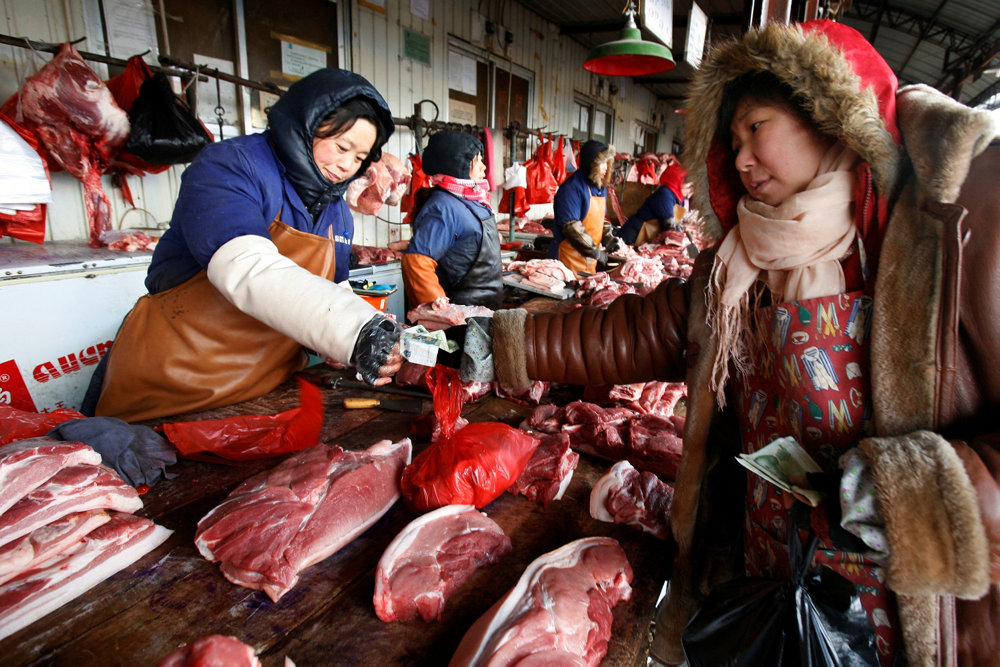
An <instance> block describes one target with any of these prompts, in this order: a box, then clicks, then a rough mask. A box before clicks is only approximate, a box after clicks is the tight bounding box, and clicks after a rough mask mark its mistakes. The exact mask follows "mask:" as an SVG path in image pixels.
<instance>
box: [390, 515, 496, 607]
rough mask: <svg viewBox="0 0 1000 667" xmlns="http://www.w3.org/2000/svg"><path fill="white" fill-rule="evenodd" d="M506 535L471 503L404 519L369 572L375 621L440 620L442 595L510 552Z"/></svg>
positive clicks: (445, 594)
mask: <svg viewBox="0 0 1000 667" xmlns="http://www.w3.org/2000/svg"><path fill="white" fill-rule="evenodd" d="M510 549H511V545H510V538H509V537H507V535H506V534H505V533H504V532H503V529H502V528H500V526H498V525H497V524H496V522H495V521H493V519H490V518H489V517H488V516H486V514H485V513H484V512H479V511H477V510H476V508H475V507H474V506H472V505H445V506H444V507H440V508H438V509H436V510H433V511H431V512H428V513H427V514H424V515H423V516H420V517H418V518H416V519H414V520H413V521H411V522H410V523H409V525H407V526H406V528H404V529H403V530H402V531H400V533H399V535H397V536H396V538H395V539H393V541H392V542H391V543H390V544H389V546H388V547H387V548H386V550H385V552H384V553H383V554H382V558H381V559H379V562H378V567H377V568H376V570H375V597H374V603H375V613H376V614H377V615H378V617H379V618H380V619H382V620H383V621H386V622H390V621H412V620H413V619H415V618H417V617H418V616H419V617H420V618H421V619H423V620H424V621H431V620H435V619H436V620H438V621H440V620H441V614H442V612H443V611H444V606H445V604H446V603H447V601H448V598H449V597H450V596H451V594H452V593H454V592H455V591H456V590H458V589H459V588H461V587H462V585H463V584H464V583H465V582H466V581H468V580H469V577H471V576H472V575H473V574H474V573H475V572H476V570H478V569H479V568H480V567H482V566H484V565H492V564H493V563H495V562H497V561H498V560H500V559H501V558H502V557H504V556H505V555H507V554H508V553H510Z"/></svg>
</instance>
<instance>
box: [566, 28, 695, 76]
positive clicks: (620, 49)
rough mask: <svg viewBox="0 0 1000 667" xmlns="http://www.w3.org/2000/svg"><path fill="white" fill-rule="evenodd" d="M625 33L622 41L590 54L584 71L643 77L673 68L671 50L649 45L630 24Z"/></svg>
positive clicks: (608, 43) (662, 46)
mask: <svg viewBox="0 0 1000 667" xmlns="http://www.w3.org/2000/svg"><path fill="white" fill-rule="evenodd" d="M629 19H630V21H629V22H630V24H631V25H626V26H625V29H624V30H622V38H621V39H619V40H616V41H614V42H606V43H604V44H601V45H600V46H598V47H597V48H596V49H594V50H593V51H591V52H590V54H589V55H588V56H587V60H586V61H585V62H584V63H583V68H584V69H585V70H587V71H589V72H593V73H595V74H606V75H608V76H642V75H644V74H657V73H659V72H666V71H667V70H668V69H671V68H673V66H674V64H675V63H674V59H673V56H672V55H671V53H670V49H668V48H667V47H666V46H664V45H662V44H657V43H656V42H647V41H644V40H643V39H642V34H641V33H640V32H639V29H638V28H636V27H635V23H633V22H631V17H629Z"/></svg>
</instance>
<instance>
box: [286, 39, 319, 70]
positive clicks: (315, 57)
mask: <svg viewBox="0 0 1000 667" xmlns="http://www.w3.org/2000/svg"><path fill="white" fill-rule="evenodd" d="M324 67H326V51H323V50H322V49H314V48H312V47H309V46H305V45H303V44H297V43H295V42H286V41H285V40H281V72H282V74H288V75H289V76H296V77H303V76H306V75H307V74H312V73H313V72H315V71H316V70H318V69H323V68H324Z"/></svg>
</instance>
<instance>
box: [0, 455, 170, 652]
mask: <svg viewBox="0 0 1000 667" xmlns="http://www.w3.org/2000/svg"><path fill="white" fill-rule="evenodd" d="M141 507H142V501H141V500H139V495H138V493H137V492H136V490H135V489H134V488H132V487H131V486H129V485H128V484H126V483H125V482H124V481H122V479H121V478H120V477H119V476H118V474H117V473H115V471H113V470H111V469H110V468H108V467H106V466H103V465H101V456H100V454H98V453H97V452H96V451H94V450H93V449H92V448H90V447H88V446H87V445H84V444H83V443H80V442H65V441H60V440H52V439H49V438H30V439H27V440H18V441H16V442H12V443H10V444H8V445H4V446H2V447H0V639H2V638H4V637H6V636H8V635H10V634H12V633H14V632H16V631H18V630H20V629H21V628H23V627H25V626H27V625H29V624H31V623H33V622H34V621H36V620H38V619H39V618H41V617H42V616H45V615H46V614H48V613H50V612H52V611H54V610H55V609H57V608H59V607H61V606H62V605H63V604H65V603H66V602H68V601H69V600H72V599H73V598H75V597H77V596H79V595H81V594H83V593H85V592H86V591H87V590H89V589H90V588H92V587H93V586H95V585H97V584H98V583H100V582H101V581H103V580H105V579H106V578H108V577H109V576H111V575H112V574H114V573H116V572H118V571H120V570H122V569H124V568H126V567H128V566H129V565H131V564H132V563H134V562H135V561H137V560H138V559H139V558H141V557H142V556H144V555H145V554H147V553H149V552H150V551H151V550H153V549H154V548H156V547H157V546H159V545H160V544H161V543H162V542H163V541H164V540H165V539H166V538H167V537H168V536H169V535H170V532H171V531H169V530H167V529H165V528H163V527H161V526H157V525H156V524H154V523H153V522H152V521H150V520H149V519H144V518H142V517H138V516H135V515H134V514H133V512H135V511H136V510H138V509H140V508H141Z"/></svg>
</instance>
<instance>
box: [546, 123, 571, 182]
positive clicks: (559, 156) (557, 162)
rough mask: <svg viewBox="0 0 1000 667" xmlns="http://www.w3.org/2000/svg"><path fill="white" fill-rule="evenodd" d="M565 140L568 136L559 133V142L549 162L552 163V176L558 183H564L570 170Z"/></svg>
mask: <svg viewBox="0 0 1000 667" xmlns="http://www.w3.org/2000/svg"><path fill="white" fill-rule="evenodd" d="M565 140H566V137H564V136H562V135H559V143H558V144H556V149H555V151H553V152H552V155H551V156H550V158H549V164H550V165H552V176H553V177H554V178H555V179H556V183H559V184H562V182H563V181H565V180H566V176H567V171H568V167H567V166H566V151H565V143H564V142H565Z"/></svg>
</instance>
